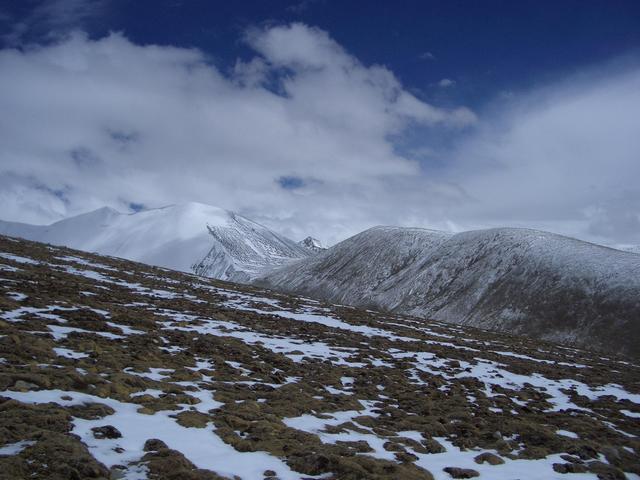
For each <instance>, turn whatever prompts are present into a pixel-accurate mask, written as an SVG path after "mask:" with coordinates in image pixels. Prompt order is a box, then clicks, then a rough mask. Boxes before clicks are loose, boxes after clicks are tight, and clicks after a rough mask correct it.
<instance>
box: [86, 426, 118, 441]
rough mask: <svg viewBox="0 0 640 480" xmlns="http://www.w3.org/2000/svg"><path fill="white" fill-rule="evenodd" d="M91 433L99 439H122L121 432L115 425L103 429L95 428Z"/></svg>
mask: <svg viewBox="0 0 640 480" xmlns="http://www.w3.org/2000/svg"><path fill="white" fill-rule="evenodd" d="M91 431H92V432H93V436H94V437H95V438H99V439H104V438H110V439H113V438H122V434H121V433H120V430H118V429H117V428H116V427H114V426H113V425H103V426H102V427H93V428H92V429H91Z"/></svg>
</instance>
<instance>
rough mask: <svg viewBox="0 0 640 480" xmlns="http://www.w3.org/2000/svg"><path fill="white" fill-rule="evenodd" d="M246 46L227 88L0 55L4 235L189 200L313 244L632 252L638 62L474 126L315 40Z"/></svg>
mask: <svg viewBox="0 0 640 480" xmlns="http://www.w3.org/2000/svg"><path fill="white" fill-rule="evenodd" d="M244 40H245V42H247V45H249V46H250V47H251V48H252V49H253V52H254V54H253V55H250V56H249V57H248V58H240V59H238V60H237V61H236V62H235V65H234V67H233V68H232V69H230V71H227V70H224V71H222V70H220V69H218V68H217V67H216V66H215V65H214V64H213V63H212V61H211V59H210V58H208V57H207V56H206V55H205V54H204V53H202V52H201V51H198V50H194V49H185V48H175V47H168V46H157V45H145V46H142V45H136V44H134V43H132V42H131V41H129V40H128V39H127V38H126V37H125V36H124V35H122V34H117V33H116V34H111V35H109V36H108V37H105V38H101V39H97V40H92V39H89V38H87V37H86V36H85V35H83V34H82V33H75V34H72V35H69V36H66V37H64V38H63V39H59V40H58V41H56V42H55V43H48V44H46V45H43V46H39V47H33V46H32V47H29V48H23V49H5V50H2V51H0V71H2V72H3V74H2V75H1V76H0V109H1V111H2V112H3V115H1V116H0V218H3V219H5V220H14V221H25V222H33V223H49V222H52V221H55V220H58V219H60V218H62V217H65V216H68V215H74V214H78V213H82V212H85V211H88V210H91V209H95V208H99V207H102V206H104V205H109V206H112V207H115V208H118V209H120V210H123V211H124V210H127V209H139V208H140V206H146V207H158V206H163V205H166V204H170V203H178V202H186V201H200V202H204V203H209V204H212V205H217V206H221V207H224V208H228V209H231V210H235V211H238V212H239V213H241V214H244V215H246V216H248V217H249V218H253V219H255V220H257V221H259V222H261V223H264V224H265V225H267V226H270V227H272V228H274V229H275V230H277V231H280V232H282V233H284V234H285V235H289V236H291V237H292V238H295V239H300V238H304V237H305V236H306V235H309V234H311V235H314V236H316V237H318V238H320V239H322V240H323V241H324V242H325V243H332V242H335V241H338V240H341V239H343V238H345V237H346V236H348V235H351V234H354V233H357V232H358V231H360V230H362V229H364V228H367V227H370V226H373V225H376V224H395V225H405V226H409V225H413V226H423V227H428V228H437V229H446V230H464V229H470V228H483V227H489V226H505V225H514V226H526V227H534V228H542V229H548V230H551V231H555V232H559V233H565V234H569V235H572V236H577V237H579V238H585V239H591V240H594V241H599V242H604V243H612V244H613V243H619V244H623V243H624V244H632V243H640V229H639V223H640V218H639V212H640V189H639V188H638V186H637V178H640V161H638V152H640V122H638V121H637V112H638V111H640V69H639V68H638V67H637V64H635V65H631V66H629V65H627V67H626V68H621V67H612V66H610V65H609V66H601V68H599V73H597V74H596V73H587V74H584V75H582V76H580V77H572V78H569V79H566V80H565V81H563V82H556V83H555V84H551V85H548V86H546V87H544V88H539V89H537V90H535V91H530V92H513V95H510V96H509V97H508V98H505V97H504V96H502V97H500V96H499V97H498V98H497V99H496V101H495V102H494V104H492V105H491V108H489V109H487V110H486V111H485V112H482V113H481V114H480V120H478V118H477V117H476V115H475V114H474V113H473V112H471V111H470V110H469V109H467V108H464V107H459V108H447V109H445V108H439V107H436V106H434V105H431V104H429V103H426V102H425V101H423V100H421V99H419V98H417V97H416V96H415V95H413V94H412V93H411V92H409V91H408V90H407V89H406V88H405V87H404V86H403V85H402V83H401V82H400V81H399V80H398V78H397V77H396V76H395V75H394V74H393V72H391V71H390V70H389V69H388V68H386V67H384V66H381V65H364V64H363V63H362V62H360V61H359V60H358V59H357V58H355V57H354V56H353V55H351V54H350V53H349V52H347V51H346V50H345V49H344V48H343V47H342V46H341V45H339V44H338V43H336V42H335V41H334V40H333V39H332V38H331V37H330V35H329V34H328V33H327V32H324V31H322V30H320V29H317V28H313V27H309V26H307V25H304V24H300V23H294V24H290V25H282V26H272V27H268V28H256V29H251V30H249V31H248V32H246V35H245V38H244ZM423 133H425V134H428V135H423ZM440 133H445V134H446V135H448V137H449V138H454V139H456V141H455V142H447V145H450V144H453V147H446V148H444V149H443V147H442V146H441V145H442V144H441V143H440V144H439V143H438V142H432V143H430V142H429V141H428V139H429V138H433V137H434V135H435V136H437V135H439V134H440ZM425 139H427V140H425Z"/></svg>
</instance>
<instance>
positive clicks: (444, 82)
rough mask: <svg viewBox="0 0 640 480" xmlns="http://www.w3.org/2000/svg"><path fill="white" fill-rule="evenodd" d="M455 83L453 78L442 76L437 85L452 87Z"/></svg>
mask: <svg viewBox="0 0 640 480" xmlns="http://www.w3.org/2000/svg"><path fill="white" fill-rule="evenodd" d="M455 84H456V81H455V80H451V79H450V78H443V79H442V80H440V81H439V82H438V86H439V87H442V88H449V87H453V86H454V85H455Z"/></svg>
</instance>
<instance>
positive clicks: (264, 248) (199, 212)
mask: <svg viewBox="0 0 640 480" xmlns="http://www.w3.org/2000/svg"><path fill="white" fill-rule="evenodd" d="M0 234H4V235H10V236H13V237H21V238H25V239H29V240H36V241H39V242H46V243H51V244H53V245H66V246H69V247H73V248H77V249H79V250H85V251H90V252H98V253H101V254H104V255H112V256H116V257H122V258H127V259H130V260H136V261H139V262H143V263H148V264H150V265H157V266H161V267H165V268H170V269H173V270H180V271H183V272H192V273H196V274H198V275H204V276H208V277H213V278H219V279H223V280H234V281H239V282H247V281H249V280H250V279H252V278H254V277H256V276H258V275H260V274H261V273H264V272H265V271H266V270H268V269H271V268H273V267H274V266H280V265H282V264H284V263H287V262H289V261H291V260H294V259H298V258H302V257H305V256H308V255H309V251H308V250H307V249H305V248H303V247H301V246H299V245H298V244H296V243H295V242H294V241H293V240H289V239H288V238H285V237H283V236H281V235H278V234H276V233H274V232H272V231H271V230H269V229H268V228H266V227H264V226H262V225H260V224H258V223H255V222H253V221H251V220H249V219H247V218H244V217H242V216H240V215H238V214H235V213H233V212H230V211H227V210H223V209H221V208H217V207H213V206H210V205H204V204H201V203H186V204H181V205H171V206H168V207H164V208H158V209H153V210H143V211H140V212H137V213H131V214H123V213H120V212H118V211H116V210H114V209H112V208H106V207H105V208H101V209H98V210H95V211H93V212H89V213H85V214H82V215H78V216H75V217H71V218H67V219H64V220H61V221H59V222H56V223H54V224H52V225H48V226H36V225H27V224H20V223H13V222H3V221H0Z"/></svg>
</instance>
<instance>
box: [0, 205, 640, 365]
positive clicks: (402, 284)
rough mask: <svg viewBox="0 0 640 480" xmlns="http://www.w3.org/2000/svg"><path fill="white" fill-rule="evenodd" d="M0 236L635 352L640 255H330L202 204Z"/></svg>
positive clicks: (491, 248)
mask: <svg viewBox="0 0 640 480" xmlns="http://www.w3.org/2000/svg"><path fill="white" fill-rule="evenodd" d="M0 234H4V235H10V236H15V237H22V238H26V239H29V240H36V241H40V242H46V243H51V244H55V245H66V246H69V247H73V248H77V249H80V250H85V251H92V252H97V253H100V254H106V255H111V256H117V257H122V258H126V259H131V260H136V261H139V262H143V263H148V264H151V265H157V266H161V267H166V268H170V269H174V270H179V271H184V272H191V273H195V274H198V275H202V276H207V277H212V278H218V279H223V280H229V281H234V282H240V283H255V284H257V285H260V286H264V287H268V288H271V289H274V290H280V291H285V292H289V293H296V294H301V295H306V296H310V297H315V298H318V299H322V300H326V301H330V302H334V303H342V304H348V305H354V306H358V307H365V308H372V309H380V310H386V311H390V312H394V313H400V314H407V315H412V316H417V317H424V318H431V319H435V320H440V321H445V322H449V323H457V324H464V325H469V326H474V327H480V328H485V329H490V330H499V331H503V332H510V333H514V334H525V335H529V336H532V337H536V338H542V339H546V340H553V341H558V342H562V343H566V344H571V345H576V346H581V347H590V348H595V349H600V350H609V351H615V352H621V353H625V354H629V355H634V356H638V355H640V347H639V345H640V255H637V254H635V253H630V252H625V251H621V250H616V249H612V248H607V247H603V246H600V245H595V244H591V243H587V242H583V241H580V240H576V239H572V238H568V237H563V236H560V235H555V234H551V233H547V232H541V231H535V230H527V229H512V228H500V229H490V230H478V231H471V232H464V233H458V234H451V233H446V232H440V231H434V230H425V229H420V228H399V227H375V228H372V229H369V230H366V231H364V232H362V233H359V234H357V235H355V236H353V237H351V238H349V239H347V240H344V241H343V242H341V243H339V244H337V245H334V246H333V247H331V248H328V249H325V248H324V247H322V245H321V244H320V242H319V241H317V240H316V239H314V238H312V237H308V238H306V239H305V240H303V241H301V242H299V243H296V242H294V241H293V240H290V239H288V238H286V237H284V236H282V235H279V234H277V233H275V232H273V231H271V230H269V229H268V228H266V227H264V226H262V225H260V224H258V223H255V222H253V221H251V220H249V219H247V218H245V217H242V216H240V215H238V214H235V213H233V212H229V211H226V210H223V209H220V208H217V207H212V206H209V205H203V204H199V203H188V204H183V205H173V206H169V207H165V208H160V209H154V210H146V211H141V212H138V213H133V214H122V213H119V212H117V211H115V210H113V209H110V208H102V209H99V210H96V211H94V212H90V213H87V214H84V215H79V216H76V217H72V218H69V219H65V220H62V221H60V222H57V223H54V224H52V225H49V226H34V225H27V224H20V223H12V222H2V221H0Z"/></svg>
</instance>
